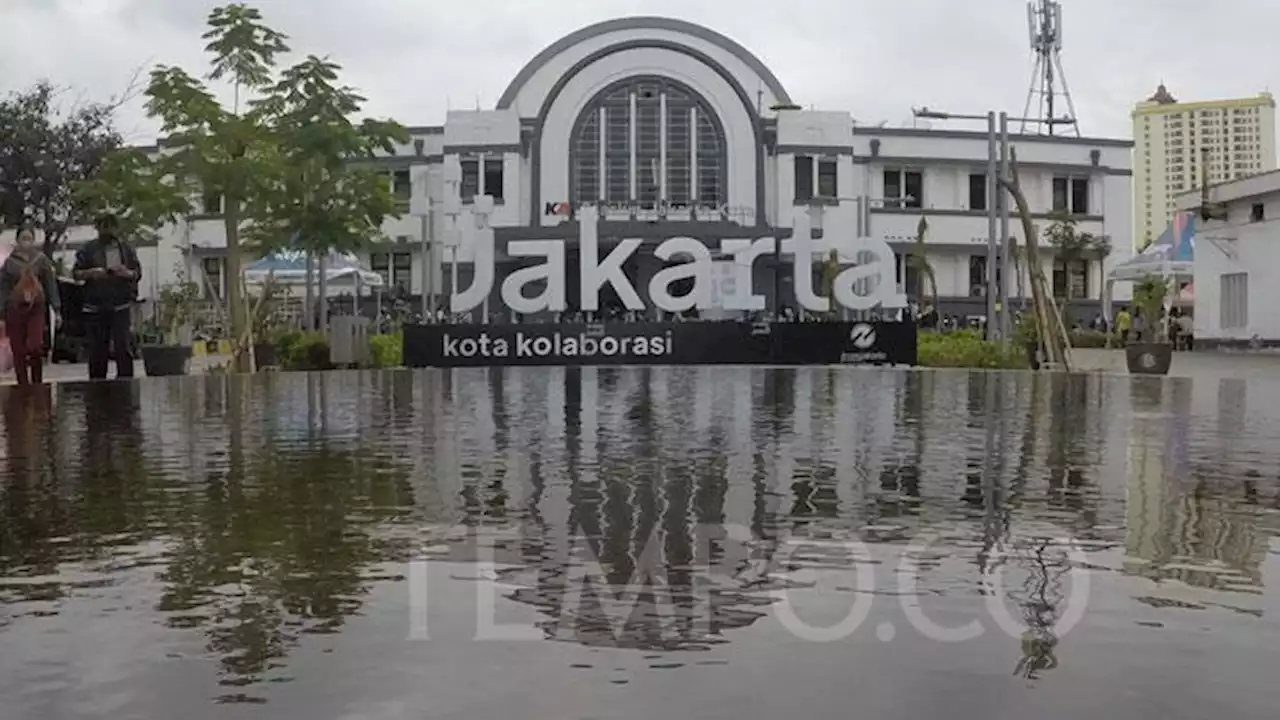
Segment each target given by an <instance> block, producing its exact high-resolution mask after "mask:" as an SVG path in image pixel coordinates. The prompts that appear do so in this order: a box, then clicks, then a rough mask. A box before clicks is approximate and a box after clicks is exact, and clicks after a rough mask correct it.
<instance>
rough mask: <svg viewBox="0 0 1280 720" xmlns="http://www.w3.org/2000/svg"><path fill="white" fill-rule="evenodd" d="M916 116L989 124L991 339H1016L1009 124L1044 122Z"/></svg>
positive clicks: (1003, 115) (921, 111) (1001, 116)
mask: <svg viewBox="0 0 1280 720" xmlns="http://www.w3.org/2000/svg"><path fill="white" fill-rule="evenodd" d="M912 112H913V114H914V115H915V116H916V117H918V118H928V119H931V120H985V121H986V123H987V278H986V279H987V337H988V338H989V339H993V340H994V339H999V338H1009V337H1011V335H1012V314H1011V312H1010V310H1009V282H1010V273H1011V269H1012V262H1011V260H1012V254H1013V246H1012V243H1011V242H1010V238H1009V201H1008V193H1006V192H1004V191H1003V190H1002V189H1001V187H1000V184H1001V182H1003V181H1004V180H1006V179H1008V177H1009V174H1010V173H1009V169H1010V167H1009V162H1010V157H1011V154H1010V152H1009V122H1010V121H1015V122H1043V120H1042V119H1040V118H1018V117H1009V113H1007V112H1000V113H998V114H997V113H995V112H988V113H987V114H986V115H958V114H956V113H949V112H940V111H937V110H930V109H929V108H928V107H922V108H918V109H913V110H912ZM1049 122H1051V123H1052V122H1055V121H1053V120H1050V121H1049ZM997 226H998V230H997ZM997 308H998V311H997Z"/></svg>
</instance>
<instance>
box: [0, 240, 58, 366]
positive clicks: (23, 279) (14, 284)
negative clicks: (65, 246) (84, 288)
mask: <svg viewBox="0 0 1280 720" xmlns="http://www.w3.org/2000/svg"><path fill="white" fill-rule="evenodd" d="M0 299H3V300H2V301H3V302H4V322H5V329H6V331H7V333H8V335H9V347H10V349H11V350H12V352H13V372H14V374H15V375H16V376H17V378H18V384H19V385H28V384H31V383H36V384H39V383H42V382H44V354H45V339H46V337H47V336H48V332H49V328H48V325H47V324H46V323H47V321H48V319H49V312H50V310H52V311H53V323H54V326H55V327H57V325H58V323H59V322H61V320H60V315H59V310H61V305H62V303H61V296H60V295H59V293H58V277H57V275H56V274H55V273H54V271H53V263H52V262H50V261H49V257H48V256H47V255H45V254H44V253H43V252H40V250H39V248H37V247H36V237H35V233H34V232H33V231H32V230H31V228H29V227H23V228H20V229H19V230H18V245H17V247H16V248H14V250H13V252H12V253H10V254H9V257H8V258H6V259H5V261H4V265H3V266H0Z"/></svg>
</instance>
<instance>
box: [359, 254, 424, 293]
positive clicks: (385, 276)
mask: <svg viewBox="0 0 1280 720" xmlns="http://www.w3.org/2000/svg"><path fill="white" fill-rule="evenodd" d="M369 269H370V270H372V271H374V272H376V273H378V274H379V275H381V276H382V282H384V283H386V285H387V287H392V286H399V287H401V288H403V289H404V290H408V289H409V288H410V287H412V282H413V255H412V254H411V253H407V252H377V253H373V254H372V255H370V256H369Z"/></svg>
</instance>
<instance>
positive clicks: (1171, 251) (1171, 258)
mask: <svg viewBox="0 0 1280 720" xmlns="http://www.w3.org/2000/svg"><path fill="white" fill-rule="evenodd" d="M1151 275H1155V276H1156V277H1162V278H1166V279H1174V280H1177V281H1179V282H1181V281H1184V280H1185V281H1186V282H1190V281H1191V280H1192V279H1193V278H1194V276H1195V218H1194V216H1193V215H1191V213H1178V214H1177V215H1175V216H1174V218H1173V222H1172V223H1171V224H1170V225H1169V227H1168V228H1167V229H1166V230H1165V231H1164V232H1163V233H1161V234H1160V237H1158V238H1156V240H1155V241H1154V242H1152V243H1151V244H1150V245H1148V246H1147V247H1146V249H1144V250H1143V251H1142V252H1140V253H1138V254H1137V255H1135V256H1133V257H1132V258H1129V259H1128V260H1126V261H1124V262H1122V263H1120V264H1118V265H1116V266H1115V267H1114V268H1112V269H1111V272H1110V273H1108V274H1107V282H1106V288H1105V290H1104V292H1103V296H1102V313H1103V316H1104V317H1106V318H1107V319H1108V320H1110V319H1111V317H1112V314H1111V297H1112V288H1113V287H1114V286H1115V284H1116V283H1118V282H1141V281H1142V279H1143V278H1146V277H1148V276H1151Z"/></svg>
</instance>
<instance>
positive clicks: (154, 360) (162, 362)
mask: <svg viewBox="0 0 1280 720" xmlns="http://www.w3.org/2000/svg"><path fill="white" fill-rule="evenodd" d="M142 367H143V368H144V370H145V371H146V373H147V377H173V376H175V375H186V374H188V373H189V372H190V371H191V346H190V345H143V346H142Z"/></svg>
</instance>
